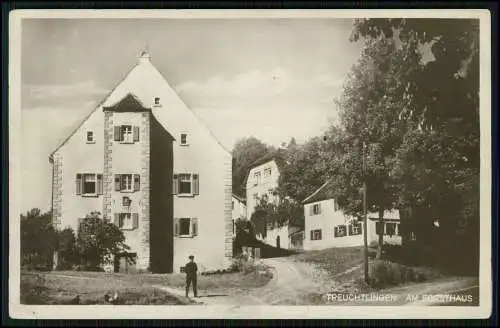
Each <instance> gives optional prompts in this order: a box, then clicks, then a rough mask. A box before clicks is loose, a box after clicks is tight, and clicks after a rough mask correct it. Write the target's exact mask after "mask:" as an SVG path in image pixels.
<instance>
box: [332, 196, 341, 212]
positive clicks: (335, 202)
mask: <svg viewBox="0 0 500 328" xmlns="http://www.w3.org/2000/svg"><path fill="white" fill-rule="evenodd" d="M333 210H334V211H335V212H337V211H338V210H340V207H339V203H338V202H337V200H336V199H335V200H334V201H333Z"/></svg>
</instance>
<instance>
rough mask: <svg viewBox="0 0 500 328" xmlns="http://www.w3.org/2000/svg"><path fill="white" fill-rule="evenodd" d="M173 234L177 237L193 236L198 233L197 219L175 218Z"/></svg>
mask: <svg viewBox="0 0 500 328" xmlns="http://www.w3.org/2000/svg"><path fill="white" fill-rule="evenodd" d="M175 235H176V236H178V237H195V236H197V235H198V219H196V218H176V219H175Z"/></svg>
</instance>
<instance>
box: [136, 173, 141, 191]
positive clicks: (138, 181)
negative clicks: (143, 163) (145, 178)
mask: <svg viewBox="0 0 500 328" xmlns="http://www.w3.org/2000/svg"><path fill="white" fill-rule="evenodd" d="M140 189H141V176H140V175H139V174H134V191H139V190H140Z"/></svg>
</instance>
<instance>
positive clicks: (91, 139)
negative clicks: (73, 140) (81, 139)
mask: <svg viewBox="0 0 500 328" xmlns="http://www.w3.org/2000/svg"><path fill="white" fill-rule="evenodd" d="M87 143H95V139H94V131H87Z"/></svg>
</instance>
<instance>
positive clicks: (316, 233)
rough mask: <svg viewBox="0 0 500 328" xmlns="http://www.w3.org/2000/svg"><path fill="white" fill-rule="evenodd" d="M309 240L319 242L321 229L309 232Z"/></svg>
mask: <svg viewBox="0 0 500 328" xmlns="http://www.w3.org/2000/svg"><path fill="white" fill-rule="evenodd" d="M311 240H321V229H315V230H311Z"/></svg>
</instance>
